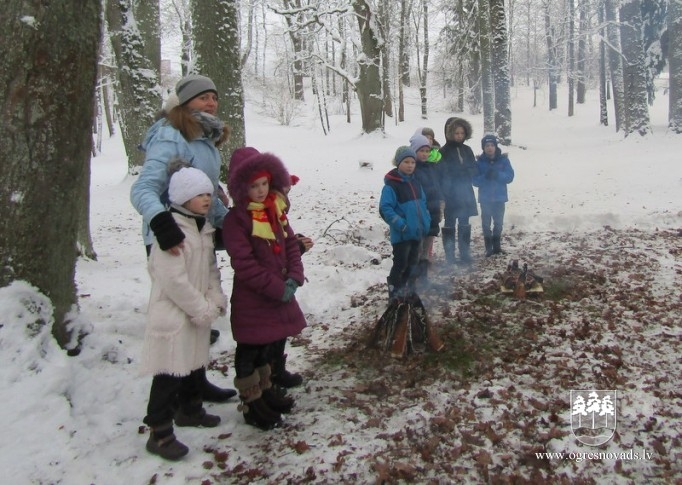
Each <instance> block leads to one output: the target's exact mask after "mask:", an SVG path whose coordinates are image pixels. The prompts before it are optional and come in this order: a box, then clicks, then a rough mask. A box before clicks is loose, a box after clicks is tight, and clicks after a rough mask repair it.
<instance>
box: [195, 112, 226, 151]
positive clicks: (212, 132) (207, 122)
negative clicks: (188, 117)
mask: <svg viewBox="0 0 682 485" xmlns="http://www.w3.org/2000/svg"><path fill="white" fill-rule="evenodd" d="M192 116H194V118H195V119H196V120H197V121H198V122H199V124H200V125H201V127H202V128H203V130H204V136H205V137H206V138H208V139H209V140H211V141H213V143H215V142H217V141H218V140H220V137H221V136H223V127H224V126H225V123H223V122H222V121H220V120H219V119H218V118H216V117H215V116H213V115H211V114H208V113H205V112H203V111H192Z"/></svg>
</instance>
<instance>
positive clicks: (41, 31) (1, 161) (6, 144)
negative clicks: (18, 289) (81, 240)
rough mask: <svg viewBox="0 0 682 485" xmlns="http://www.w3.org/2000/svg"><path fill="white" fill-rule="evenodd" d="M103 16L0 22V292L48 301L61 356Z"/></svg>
mask: <svg viewBox="0 0 682 485" xmlns="http://www.w3.org/2000/svg"><path fill="white" fill-rule="evenodd" d="M39 3H40V5H39ZM100 15H101V2H100V1H99V0H88V1H62V2H47V3H45V2H25V1H19V0H10V1H8V2H5V3H4V4H3V14H2V15H0V32H2V34H0V36H1V37H2V42H0V85H2V86H3V90H2V91H0V93H2V94H0V108H1V109H2V112H3V122H2V123H0V139H2V140H3V148H2V150H0V166H2V170H0V208H1V210H2V214H3V216H2V217H1V218H0V286H7V285H9V284H10V283H12V282H13V281H15V280H23V281H27V282H28V283H30V284H31V285H33V286H35V287H36V288H38V290H40V291H41V292H42V293H43V294H45V295H46V296H47V297H48V298H50V300H51V301H52V304H53V307H54V314H53V316H54V325H53V327H52V333H53V334H54V336H55V338H56V340H57V342H58V343H59V345H61V346H62V347H63V348H71V347H72V346H73V345H74V344H75V343H76V342H75V337H77V335H72V331H73V329H71V328H69V323H71V321H72V319H73V316H74V313H72V312H74V311H76V310H77V297H76V285H75V282H74V275H75V266H76V254H77V248H76V235H77V231H78V214H79V206H80V205H81V204H83V203H84V200H87V198H88V191H87V190H85V189H84V187H85V178H86V177H87V174H88V171H89V162H90V151H91V145H92V133H91V128H92V119H93V106H94V95H95V83H96V78H97V56H98V45H99V41H100V27H101V26H100ZM72 337H73V338H72Z"/></svg>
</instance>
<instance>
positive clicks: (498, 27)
mask: <svg viewBox="0 0 682 485" xmlns="http://www.w3.org/2000/svg"><path fill="white" fill-rule="evenodd" d="M490 26H491V34H492V35H491V38H492V42H491V49H490V52H491V59H492V73H493V82H494V86H495V132H496V133H497V136H498V138H499V139H500V141H501V142H502V143H504V144H507V145H508V144H510V143H511V129H512V119H511V92H510V89H511V88H510V82H509V49H508V47H507V46H508V38H507V19H506V18H505V13H504V0H490Z"/></svg>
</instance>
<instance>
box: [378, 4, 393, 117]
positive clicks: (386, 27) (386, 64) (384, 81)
mask: <svg viewBox="0 0 682 485" xmlns="http://www.w3.org/2000/svg"><path fill="white" fill-rule="evenodd" d="M387 5H388V3H387V0H382V1H380V2H379V16H378V17H379V24H378V28H379V31H380V33H381V37H382V38H383V39H389V38H390V37H391V19H390V12H389V9H388V8H387ZM390 67H391V62H390V51H389V48H388V45H387V43H385V42H384V44H383V45H382V46H381V86H382V88H381V89H382V91H383V95H384V97H383V100H384V115H385V116H388V117H392V116H393V99H392V97H391V69H390Z"/></svg>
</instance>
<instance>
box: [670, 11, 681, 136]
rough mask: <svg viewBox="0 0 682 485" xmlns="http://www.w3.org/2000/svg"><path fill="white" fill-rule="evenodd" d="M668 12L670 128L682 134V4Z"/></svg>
mask: <svg viewBox="0 0 682 485" xmlns="http://www.w3.org/2000/svg"><path fill="white" fill-rule="evenodd" d="M669 8H670V9H669V10H668V42H669V46H670V47H669V48H668V49H669V50H668V63H669V64H668V65H669V66H670V67H669V71H670V76H669V81H668V82H669V85H668V87H669V91H668V93H669V101H668V102H669V105H668V126H669V127H670V129H671V130H672V131H673V132H675V133H677V134H680V133H682V4H680V3H678V2H670V7H669Z"/></svg>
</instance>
